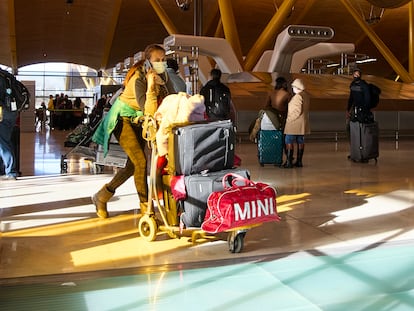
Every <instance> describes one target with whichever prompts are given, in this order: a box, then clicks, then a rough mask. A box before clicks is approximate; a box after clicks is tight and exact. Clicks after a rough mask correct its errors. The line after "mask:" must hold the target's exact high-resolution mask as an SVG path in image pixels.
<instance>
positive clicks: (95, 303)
mask: <svg viewBox="0 0 414 311" xmlns="http://www.w3.org/2000/svg"><path fill="white" fill-rule="evenodd" d="M66 135H67V132H59V131H51V132H49V131H45V132H37V133H22V138H21V140H22V144H21V145H22V157H21V158H22V159H21V171H22V174H23V176H22V177H20V178H19V179H18V180H17V181H7V182H1V184H0V216H1V223H0V228H1V234H2V235H1V240H0V243H1V244H0V246H1V248H0V254H1V258H0V262H1V266H0V285H1V287H0V309H1V310H28V309H33V310H58V309H61V310H161V309H167V308H168V309H171V310H194V309H195V308H197V310H247V309H251V308H254V307H257V305H258V304H260V306H262V307H263V308H264V309H265V310H413V309H414V276H413V274H412V272H411V271H412V263H413V262H414V250H413V247H412V246H413V242H414V240H413V239H414V231H413V228H414V224H413V221H412V219H413V218H414V209H413V205H414V192H413V188H414V184H413V176H414V166H413V165H412V162H411V161H412V158H413V150H414V149H413V147H414V141H411V140H402V141H400V142H399V143H398V145H397V144H396V143H395V141H390V140H384V141H381V144H380V157H379V159H378V163H377V164H375V163H374V162H373V161H371V162H370V163H368V164H359V163H353V162H350V161H348V160H347V154H348V144H347V142H345V141H339V142H335V141H333V140H332V141H327V140H324V141H316V140H313V141H309V142H308V143H307V144H306V151H305V155H304V167H303V168H296V169H280V168H278V167H274V166H271V165H266V166H264V167H261V166H260V165H258V162H257V156H256V155H257V149H256V145H254V144H252V143H248V142H243V143H240V144H238V146H237V153H238V155H239V156H240V157H241V158H242V166H243V167H245V168H248V169H249V170H250V172H251V175H252V179H253V180H255V181H263V182H267V183H270V184H272V185H274V186H275V187H276V189H277V190H278V199H277V203H278V210H279V213H280V215H281V217H282V220H281V221H280V222H278V223H267V224H264V225H262V226H259V227H255V228H252V229H251V230H249V231H248V232H247V235H246V237H245V240H244V248H243V250H242V252H241V253H238V254H232V253H230V252H229V251H228V245H227V241H226V238H227V237H226V235H225V234H224V235H217V236H215V237H214V238H212V239H206V240H198V241H197V242H196V243H192V242H191V241H190V237H182V238H181V239H171V238H169V237H168V236H167V235H166V234H164V233H162V232H161V233H160V234H159V236H158V237H157V239H156V241H154V242H146V241H144V240H143V239H142V238H141V237H139V234H138V230H137V222H138V219H139V217H140V214H139V210H137V208H138V198H137V195H136V193H135V191H134V186H133V183H132V180H129V181H128V182H127V183H126V184H125V185H123V186H122V187H121V188H119V191H118V192H117V194H116V196H115V197H114V198H113V199H112V200H111V201H110V203H109V210H110V214H111V217H110V218H108V219H106V220H100V219H98V218H96V216H95V213H94V207H93V205H92V204H91V201H90V195H91V193H93V192H94V191H95V190H97V189H98V188H99V187H100V186H101V185H102V184H103V183H104V182H105V181H107V180H109V179H110V178H111V175H112V172H113V171H112V169H111V168H106V169H105V171H104V173H103V174H91V170H90V168H89V165H90V161H83V162H82V163H81V164H76V163H75V164H74V165H71V166H70V167H69V173H68V174H63V175H62V174H60V165H61V155H62V154H67V153H68V152H70V150H71V149H70V148H64V147H63V141H64V139H65V136H66Z"/></svg>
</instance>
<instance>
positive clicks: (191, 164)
mask: <svg viewBox="0 0 414 311" xmlns="http://www.w3.org/2000/svg"><path fill="white" fill-rule="evenodd" d="M234 148H235V130H234V126H233V123H232V122H231V121H230V120H225V121H214V122H200V123H194V124H190V125H186V126H177V127H175V128H173V129H172V133H171V135H170V137H169V140H168V149H169V151H168V167H167V171H168V173H169V174H171V175H191V174H199V173H201V172H205V171H211V172H216V171H220V170H224V169H229V168H232V167H233V165H234Z"/></svg>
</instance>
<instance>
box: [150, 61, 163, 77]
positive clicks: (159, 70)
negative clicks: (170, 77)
mask: <svg viewBox="0 0 414 311" xmlns="http://www.w3.org/2000/svg"><path fill="white" fill-rule="evenodd" d="M151 64H152V68H154V70H155V72H156V73H158V74H161V73H164V72H165V69H166V68H167V62H151Z"/></svg>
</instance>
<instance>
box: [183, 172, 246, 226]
mask: <svg viewBox="0 0 414 311" xmlns="http://www.w3.org/2000/svg"><path fill="white" fill-rule="evenodd" d="M228 173H234V174H238V175H241V176H243V177H245V178H248V179H250V172H249V171H248V170H247V169H243V168H235V169H228V170H222V171H219V172H210V173H206V174H195V175H189V176H185V177H184V183H185V188H186V191H187V198H186V199H185V200H184V201H182V203H183V209H184V212H183V213H182V214H181V221H182V222H183V223H184V225H185V226H186V227H200V226H201V223H202V222H203V221H204V216H205V215H206V209H207V198H208V196H209V195H210V193H212V192H213V191H221V190H224V189H223V184H222V180H223V176H224V175H226V174H228Z"/></svg>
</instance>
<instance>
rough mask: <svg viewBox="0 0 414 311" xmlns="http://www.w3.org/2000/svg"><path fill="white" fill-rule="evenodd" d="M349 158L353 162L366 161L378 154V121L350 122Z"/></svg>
mask: <svg viewBox="0 0 414 311" xmlns="http://www.w3.org/2000/svg"><path fill="white" fill-rule="evenodd" d="M349 126H350V136H351V155H350V157H351V160H352V161H355V162H368V161H369V160H370V159H374V160H375V162H376V161H377V158H378V156H379V150H378V149H379V147H378V145H379V143H378V140H379V138H378V135H379V129H378V122H376V121H374V122H371V123H361V122H350V124H349Z"/></svg>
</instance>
